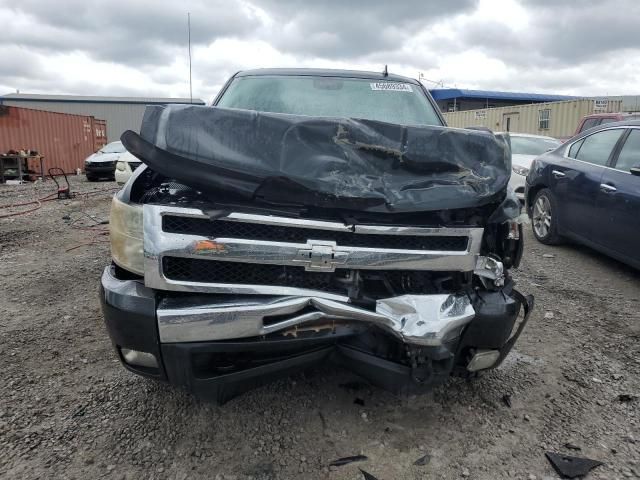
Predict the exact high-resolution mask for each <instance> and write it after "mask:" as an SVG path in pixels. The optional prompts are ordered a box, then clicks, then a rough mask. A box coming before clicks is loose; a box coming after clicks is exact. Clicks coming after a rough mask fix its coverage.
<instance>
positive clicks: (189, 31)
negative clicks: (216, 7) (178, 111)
mask: <svg viewBox="0 0 640 480" xmlns="http://www.w3.org/2000/svg"><path fill="white" fill-rule="evenodd" d="M187 34H188V37H189V102H190V103H193V84H192V82H191V12H187Z"/></svg>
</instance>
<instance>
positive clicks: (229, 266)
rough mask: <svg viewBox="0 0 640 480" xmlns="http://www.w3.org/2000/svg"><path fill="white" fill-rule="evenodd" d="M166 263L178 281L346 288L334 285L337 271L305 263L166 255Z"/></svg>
mask: <svg viewBox="0 0 640 480" xmlns="http://www.w3.org/2000/svg"><path fill="white" fill-rule="evenodd" d="M162 267H163V272H164V275H165V276H166V277H167V278H169V279H170V280H177V281H190V282H207V283H229V284H236V283H243V284H249V285H278V286H283V287H299V288H306V289H310V290H326V291H330V292H335V293H344V291H345V289H344V288H342V287H340V286H333V285H332V283H333V282H332V277H334V276H335V274H331V273H325V272H306V271H305V270H304V267H292V266H286V265H261V264H250V263H237V262H218V261H215V260H198V259H194V258H183V257H164V258H163V259H162ZM337 274H339V272H338V273H337Z"/></svg>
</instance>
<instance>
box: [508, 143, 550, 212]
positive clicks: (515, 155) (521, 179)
mask: <svg viewBox="0 0 640 480" xmlns="http://www.w3.org/2000/svg"><path fill="white" fill-rule="evenodd" d="M499 135H505V132H503V133H500V134H499ZM509 136H510V137H511V170H512V172H511V178H510V179H509V186H510V187H511V188H512V189H513V191H514V192H516V196H517V197H518V198H519V199H520V201H521V202H524V183H525V178H526V177H527V174H528V173H529V169H530V168H531V163H532V162H533V159H534V158H536V157H538V156H540V155H542V154H543V153H545V152H548V151H549V150H554V149H555V148H557V147H559V146H560V145H561V144H562V142H561V141H560V140H557V139H555V138H552V137H544V136H542V135H529V134H527V133H509Z"/></svg>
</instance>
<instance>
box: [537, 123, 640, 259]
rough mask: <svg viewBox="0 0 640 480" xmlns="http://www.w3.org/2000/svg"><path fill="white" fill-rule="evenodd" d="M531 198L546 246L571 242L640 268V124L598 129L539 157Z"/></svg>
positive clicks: (538, 236)
mask: <svg viewBox="0 0 640 480" xmlns="http://www.w3.org/2000/svg"><path fill="white" fill-rule="evenodd" d="M525 200H526V208H527V213H528V214H529V217H530V218H531V224H532V227H533V233H534V235H535V236H536V238H537V239H538V240H539V241H540V242H542V243H545V244H547V245H554V244H558V243H560V242H561V241H562V240H563V239H564V238H567V239H571V240H574V241H577V242H579V243H583V244H585V245H587V246H589V247H591V248H594V249H596V250H599V251H601V252H603V253H605V254H607V255H610V256H611V257H614V258H617V259H618V260H620V261H622V262H624V263H627V264H629V265H632V266H634V267H635V268H640V121H626V122H618V123H608V124H606V125H602V126H600V127H596V128H592V129H590V130H587V131H585V132H583V133H581V134H580V135H578V136H576V137H574V138H572V139H571V140H569V141H567V142H566V143H565V144H563V145H562V146H560V147H558V148H556V149H555V150H553V151H551V152H548V153H546V154H544V155H542V156H540V157H538V158H536V159H535V160H534V162H533V164H532V166H531V170H530V171H529V175H528V176H527V182H526V192H525Z"/></svg>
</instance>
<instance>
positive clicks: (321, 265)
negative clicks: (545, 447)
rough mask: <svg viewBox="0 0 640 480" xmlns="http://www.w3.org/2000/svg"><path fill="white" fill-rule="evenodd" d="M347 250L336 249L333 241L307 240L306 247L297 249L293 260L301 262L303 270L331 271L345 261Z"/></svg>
mask: <svg viewBox="0 0 640 480" xmlns="http://www.w3.org/2000/svg"><path fill="white" fill-rule="evenodd" d="M347 257H349V252H345V251H343V250H338V247H336V243H335V242H319V241H313V240H308V241H307V248H304V249H302V250H298V254H297V255H296V258H295V260H294V261H295V262H296V263H298V262H299V263H302V264H303V265H304V269H305V270H315V271H322V272H333V271H334V270H335V269H336V267H337V266H338V265H342V264H344V263H345V262H346V261H347Z"/></svg>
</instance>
